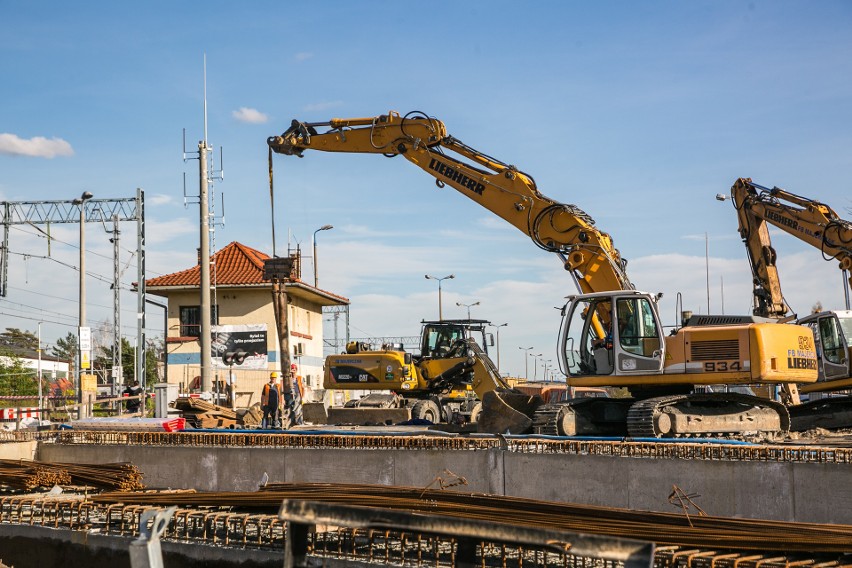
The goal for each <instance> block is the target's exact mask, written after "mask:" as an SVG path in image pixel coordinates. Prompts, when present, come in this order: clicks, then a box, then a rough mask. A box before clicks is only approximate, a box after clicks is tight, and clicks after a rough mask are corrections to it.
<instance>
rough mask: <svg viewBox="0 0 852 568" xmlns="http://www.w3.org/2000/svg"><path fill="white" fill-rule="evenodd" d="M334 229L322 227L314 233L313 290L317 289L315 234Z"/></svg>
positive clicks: (329, 226)
mask: <svg viewBox="0 0 852 568" xmlns="http://www.w3.org/2000/svg"><path fill="white" fill-rule="evenodd" d="M333 228H334V227H333V226H331V225H323V226H322V227H320V228H319V229H317V230H316V231H314V238H313V239H312V240H313V246H314V288H316V287H317V233H319V232H320V231H328V230H329V229H333Z"/></svg>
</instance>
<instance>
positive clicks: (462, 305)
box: [456, 302, 479, 321]
mask: <svg viewBox="0 0 852 568" xmlns="http://www.w3.org/2000/svg"><path fill="white" fill-rule="evenodd" d="M456 305H457V306H459V307H465V308H467V320H468V321H470V308H471V307H472V306H478V305H479V302H474V303H472V304H464V303H462V302H456Z"/></svg>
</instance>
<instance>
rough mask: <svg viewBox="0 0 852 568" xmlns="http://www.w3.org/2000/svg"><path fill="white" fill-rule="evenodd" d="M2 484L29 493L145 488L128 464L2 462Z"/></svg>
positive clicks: (139, 477) (0, 473)
mask: <svg viewBox="0 0 852 568" xmlns="http://www.w3.org/2000/svg"><path fill="white" fill-rule="evenodd" d="M0 485H2V486H5V487H7V488H10V489H17V490H26V491H32V490H34V489H37V488H39V487H42V488H50V487H53V486H54V485H78V486H85V487H93V488H95V489H106V490H117V491H137V490H140V489H143V488H144V485H143V484H142V473H141V472H140V471H139V469H137V468H136V467H135V466H134V465H132V464H129V463H108V464H74V463H50V462H39V461H30V460H0Z"/></svg>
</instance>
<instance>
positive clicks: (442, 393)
mask: <svg viewBox="0 0 852 568" xmlns="http://www.w3.org/2000/svg"><path fill="white" fill-rule="evenodd" d="M487 325H489V322H488V321H486V320H474V319H466V320H438V321H424V322H423V326H422V331H421V340H420V346H419V353H413V352H412V351H410V350H406V349H405V346H403V345H399V344H385V345H382V346H380V347H379V348H377V349H374V348H373V346H372V345H369V344H364V343H360V342H352V343H350V344H349V345H347V346H346V352H345V353H342V354H339V355H329V356H328V357H326V359H325V365H324V380H323V386H324V388H326V389H329V390H349V391H354V390H357V391H368V394H366V396H363V397H360V398H356V399H352V400H350V401H348V402H347V403H346V405H345V406H343V407H337V408H334V407H332V408H329V409H328V423H330V424H364V423H378V424H382V423H399V422H407V421H409V420H413V421H418V420H422V421H428V422H432V423H435V424H438V423H448V424H453V425H457V426H463V425H466V424H474V423H477V422H478V420H479V416H480V413H481V408H482V406H481V402H480V401H479V399H480V398H481V397H483V396H484V395H485V394H486V393H488V392H492V391H497V392H501V393H505V395H506V396H505V397H504V398H507V397H511V404H512V406H510V407H509V408H506V409H504V410H505V412H503V413H502V414H501V417H502V418H503V420H509V421H510V422H509V423H506V422H503V423H501V424H494V423H492V424H491V425H489V426H488V427H489V428H493V429H497V430H498V431H503V430H505V429H508V430H516V431H517V430H525V429H528V428H529V427H530V426H531V425H532V421H531V418H530V415H531V414H532V412H533V411H534V410H535V408H536V407H537V406H538V402H537V400H536V399H535V397H532V396H530V395H528V394H524V393H522V392H520V391H515V390H514V389H513V388H512V387H511V386H510V385H509V384H508V383H506V382H505V381H504V380H503V378H502V377H501V376H500V373H499V371H498V370H497V366H496V365H494V363H493V362H492V360H491V358H490V357H489V356H488V351H487V349H488V343H489V338H491V339H492V343H491V344H492V345H493V338H492V336H491V335H490V334H487V333H486V332H485V329H486V326H487ZM507 404H509V403H507ZM507 416H508V417H507Z"/></svg>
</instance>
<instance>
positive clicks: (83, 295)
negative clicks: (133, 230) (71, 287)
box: [71, 191, 94, 415]
mask: <svg viewBox="0 0 852 568" xmlns="http://www.w3.org/2000/svg"><path fill="white" fill-rule="evenodd" d="M92 197H94V196H93V195H92V193H91V192H89V191H84V192H83V194H82V195H80V197H78V198H76V199H74V200H73V201H71V203H72V204H73V205H79V206H80V297H79V302H80V319H79V322H78V323H79V326H78V330H77V347H78V349H77V362H78V365H77V384H76V385H75V390H76V391H77V402H78V403H79V402H82V400H83V398H82V395H81V393H80V387H81V384H80V380H81V379H82V376H81V372H82V370H83V350H82V349H81V348H80V334H81V333H82V329H83V328H84V327H86V201H88V200H90V199H91V198H92ZM77 412H78V413H81V412H82V408H81V407H77ZM78 415H79V414H78Z"/></svg>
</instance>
